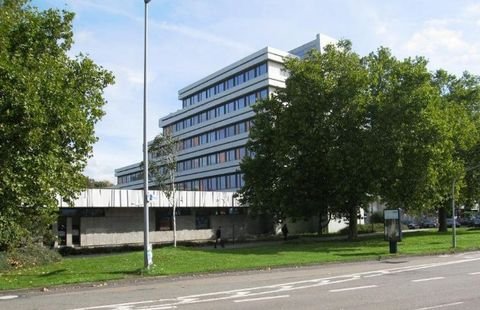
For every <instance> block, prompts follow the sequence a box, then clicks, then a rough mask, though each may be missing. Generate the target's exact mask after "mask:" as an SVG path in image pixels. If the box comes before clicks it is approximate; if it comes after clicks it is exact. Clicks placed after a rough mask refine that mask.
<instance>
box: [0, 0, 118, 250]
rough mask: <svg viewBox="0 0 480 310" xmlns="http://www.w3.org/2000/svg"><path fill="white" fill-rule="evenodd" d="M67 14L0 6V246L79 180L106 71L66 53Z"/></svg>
mask: <svg viewBox="0 0 480 310" xmlns="http://www.w3.org/2000/svg"><path fill="white" fill-rule="evenodd" d="M73 18H74V14H73V13H70V12H66V11H61V12H60V11H58V10H52V9H50V10H46V11H39V10H38V9H36V8H33V7H31V6H29V5H28V1H25V0H5V1H4V2H3V4H2V5H0V171H2V175H1V177H0V250H5V249H10V248H12V247H15V246H18V245H21V244H23V243H25V242H27V241H28V240H31V239H32V238H34V237H36V236H41V234H42V232H43V231H44V230H45V229H46V228H47V227H48V225H49V224H51V223H52V222H53V221H55V220H56V215H57V197H58V196H61V197H62V198H63V199H64V200H67V201H68V200H70V199H72V198H74V197H75V195H76V194H77V193H78V192H79V191H80V190H81V188H83V186H84V184H85V183H84V177H83V176H82V171H83V169H84V167H85V166H86V162H87V159H88V158H89V156H91V152H92V144H93V143H94V142H95V141H96V140H97V138H96V137H95V135H94V125H95V123H96V122H97V121H98V120H99V119H100V118H101V117H102V116H103V114H104V112H103V110H102V107H103V105H104V104H105V100H104V98H103V96H102V95H103V89H104V88H105V87H106V86H108V85H109V84H112V83H113V76H112V74H111V73H110V72H108V71H106V70H104V69H102V68H101V67H99V66H98V65H96V64H95V63H94V62H93V61H92V60H91V59H89V58H88V57H85V56H83V55H79V56H77V57H76V58H75V59H72V58H70V57H69V56H68V55H67V53H68V51H69V50H70V48H71V46H72V43H73V31H72V21H73Z"/></svg>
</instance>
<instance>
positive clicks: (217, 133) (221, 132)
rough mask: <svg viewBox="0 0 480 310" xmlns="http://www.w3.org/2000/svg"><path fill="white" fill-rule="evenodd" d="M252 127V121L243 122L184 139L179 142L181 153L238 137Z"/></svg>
mask: <svg viewBox="0 0 480 310" xmlns="http://www.w3.org/2000/svg"><path fill="white" fill-rule="evenodd" d="M252 125H253V121H252V120H247V121H241V122H238V123H235V124H233V125H229V126H225V127H222V128H219V129H214V130H211V131H208V132H206V133H203V134H201V135H197V136H193V137H191V138H187V139H183V140H181V141H180V142H179V151H181V150H186V149H189V148H192V147H196V146H198V145H203V144H207V143H212V142H215V141H219V140H222V139H226V138H228V137H232V136H236V135H239V134H242V133H245V132H248V131H249V130H250V128H251V127H252Z"/></svg>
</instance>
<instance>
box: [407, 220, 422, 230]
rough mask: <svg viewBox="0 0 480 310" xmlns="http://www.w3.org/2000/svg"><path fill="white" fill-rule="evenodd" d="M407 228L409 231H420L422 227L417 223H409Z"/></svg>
mask: <svg viewBox="0 0 480 310" xmlns="http://www.w3.org/2000/svg"><path fill="white" fill-rule="evenodd" d="M407 227H408V229H418V228H420V225H419V224H418V223H415V222H409V223H407Z"/></svg>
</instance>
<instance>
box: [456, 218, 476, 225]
mask: <svg viewBox="0 0 480 310" xmlns="http://www.w3.org/2000/svg"><path fill="white" fill-rule="evenodd" d="M473 219H474V218H473V217H461V218H458V219H457V221H458V222H459V223H460V225H462V226H472V225H473Z"/></svg>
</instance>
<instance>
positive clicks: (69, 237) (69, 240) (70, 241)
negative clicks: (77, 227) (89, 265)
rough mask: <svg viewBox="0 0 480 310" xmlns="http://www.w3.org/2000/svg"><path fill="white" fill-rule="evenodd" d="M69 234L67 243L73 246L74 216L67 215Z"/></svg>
mask: <svg viewBox="0 0 480 310" xmlns="http://www.w3.org/2000/svg"><path fill="white" fill-rule="evenodd" d="M66 233H67V235H66V236H65V238H66V243H67V244H66V245H67V246H70V247H71V246H73V243H72V218H71V217H67V232H66Z"/></svg>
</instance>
